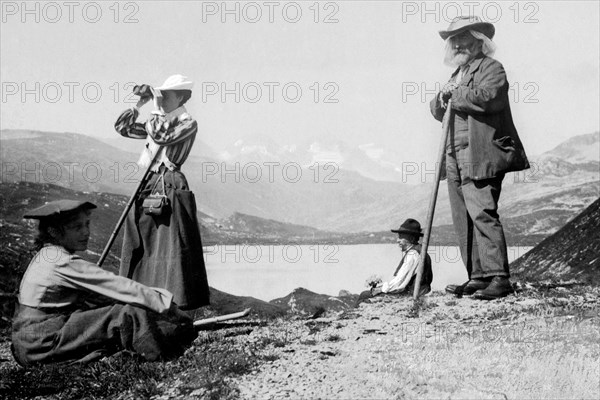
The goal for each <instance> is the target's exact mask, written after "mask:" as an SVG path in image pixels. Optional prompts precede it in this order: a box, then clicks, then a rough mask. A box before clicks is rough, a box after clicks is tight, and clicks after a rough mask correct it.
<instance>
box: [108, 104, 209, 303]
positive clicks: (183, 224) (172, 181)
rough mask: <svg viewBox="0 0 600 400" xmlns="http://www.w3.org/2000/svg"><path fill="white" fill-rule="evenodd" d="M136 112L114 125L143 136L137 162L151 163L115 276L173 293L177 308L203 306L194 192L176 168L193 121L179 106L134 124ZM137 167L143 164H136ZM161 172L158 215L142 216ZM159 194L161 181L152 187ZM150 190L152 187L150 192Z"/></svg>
mask: <svg viewBox="0 0 600 400" xmlns="http://www.w3.org/2000/svg"><path fill="white" fill-rule="evenodd" d="M137 117H138V111H137V110H136V109H130V110H126V111H124V112H123V113H122V114H121V116H120V117H119V118H118V120H117V122H116V123H115V128H116V130H117V132H119V133H120V134H121V135H123V136H125V137H130V138H135V139H146V140H147V142H146V149H144V151H145V153H144V154H143V155H142V158H141V159H140V162H141V163H142V164H144V163H145V162H146V163H148V162H150V161H151V158H152V157H153V155H154V153H158V155H157V156H156V158H155V159H154V163H153V165H152V170H153V171H154V172H153V173H152V176H151V177H150V180H149V181H148V183H147V185H146V187H145V188H144V190H143V192H142V195H141V196H140V197H139V198H138V199H137V201H136V203H135V207H133V208H132V210H131V211H130V213H129V215H128V217H127V220H126V222H125V224H124V237H123V247H122V250H121V267H120V274H121V275H123V276H126V277H128V278H131V279H133V280H135V281H137V282H140V283H143V284H144V285H147V286H153V287H160V288H164V289H167V290H169V291H170V292H172V293H173V294H174V300H175V303H176V304H177V305H178V306H179V307H180V308H182V309H195V308H198V307H201V306H204V305H208V304H209V287H208V280H207V277H206V267H205V265H204V257H203V252H202V239H201V237H200V227H199V224H198V218H197V209H196V201H195V198H194V193H192V192H191V191H190V190H189V186H188V183H187V180H186V178H185V176H184V175H183V173H181V172H180V170H179V169H180V167H181V165H182V164H183V163H184V162H185V160H186V159H187V157H188V155H189V152H190V150H191V148H192V145H193V143H194V139H195V137H196V132H197V123H196V121H194V120H193V119H192V118H191V117H190V116H189V114H187V112H186V111H185V108H184V107H180V108H178V109H177V110H175V111H173V112H172V113H170V114H168V115H166V116H165V115H153V116H152V118H151V119H149V120H148V121H147V122H146V124H141V123H138V122H136V119H137ZM142 167H143V168H145V167H144V165H142ZM161 174H164V184H165V194H166V195H167V197H168V199H169V207H168V211H167V213H166V214H164V215H160V216H155V215H147V214H145V213H144V211H143V209H142V203H143V200H144V199H145V198H146V197H147V196H148V195H149V194H150V191H151V189H152V188H153V187H154V186H155V183H156V181H157V179H159V177H160V176H161ZM156 190H159V191H160V192H162V184H159V185H158V186H157V189H156ZM156 190H155V191H156Z"/></svg>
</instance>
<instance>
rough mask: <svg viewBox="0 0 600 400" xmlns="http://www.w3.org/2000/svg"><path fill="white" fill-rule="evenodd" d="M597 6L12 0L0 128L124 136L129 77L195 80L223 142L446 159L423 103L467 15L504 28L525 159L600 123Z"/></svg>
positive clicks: (207, 132) (204, 117) (444, 71)
mask: <svg viewBox="0 0 600 400" xmlns="http://www.w3.org/2000/svg"><path fill="white" fill-rule="evenodd" d="M599 4H600V3H599V2H597V1H524V2H516V1H507V2H504V1H497V2H477V1H464V2H463V1H457V2H422V1H417V2H413V1H405V2H400V1H329V2H328V1H322V2H316V1H297V2H291V1H257V2H239V1H237V2H236V1H228V2H222V1H217V2H212V1H202V2H201V1H170V2H166V1H152V2H150V1H135V2H134V1H128V2H127V1H126V2H115V1H108V2H101V1H100V2H87V1H83V2H79V1H74V2H61V1H59V2H50V3H45V2H21V1H3V2H2V23H1V25H0V26H1V31H0V33H1V35H0V37H1V38H0V52H1V54H0V67H1V68H0V75H1V77H0V80H1V81H2V93H1V96H2V99H1V103H0V107H1V109H0V121H1V123H0V126H1V128H2V129H35V130H44V131H56V132H77V133H82V134H86V135H90V136H94V137H97V138H104V139H106V138H116V137H117V136H116V135H117V134H116V133H115V131H114V129H113V123H114V121H115V119H116V117H117V116H118V115H119V113H120V112H121V111H122V110H123V109H125V108H127V107H129V106H131V105H132V103H131V101H132V97H131V96H130V92H131V87H132V86H131V85H132V83H148V84H151V85H155V86H157V85H160V84H161V83H162V82H163V81H164V80H165V78H166V77H168V76H169V75H172V74H184V75H187V76H189V77H190V79H192V80H193V81H194V82H195V86H194V95H193V97H192V99H191V100H190V102H189V103H188V105H187V108H188V111H189V112H190V114H192V116H194V117H195V118H196V120H197V121H198V124H199V129H200V130H199V138H200V140H201V141H202V142H204V143H206V144H207V145H208V146H210V147H212V148H213V149H214V150H216V151H221V150H222V149H224V148H225V147H226V146H228V145H231V144H232V143H234V142H236V141H237V140H239V139H242V140H244V139H248V138H261V139H259V140H272V141H274V142H276V143H279V144H282V145H284V144H299V143H311V142H336V141H344V142H346V143H347V144H349V145H351V146H361V145H362V146H365V145H368V146H369V148H370V149H371V150H372V151H373V152H375V153H376V152H377V151H378V150H380V151H391V152H393V153H394V154H395V155H397V157H398V158H399V159H400V160H402V161H431V160H432V159H434V158H435V157H436V154H437V146H438V138H439V134H440V132H441V128H440V124H439V123H438V122H437V121H435V120H434V119H433V118H432V117H431V115H430V112H429V105H428V102H429V100H431V98H432V97H433V96H434V92H435V91H436V88H439V86H436V85H439V83H443V82H446V80H447V79H448V78H449V76H450V74H451V72H452V70H451V68H449V67H447V66H445V65H443V63H442V57H443V49H444V42H443V41H442V39H441V38H440V37H439V35H438V31H439V30H445V29H446V28H447V27H448V25H449V23H450V21H451V19H452V18H453V17H455V16H456V15H467V14H475V15H478V16H481V17H482V18H483V19H484V20H486V21H489V22H492V23H493V24H494V25H495V27H496V36H495V38H494V41H495V43H496V44H497V46H498V50H497V52H496V54H495V56H494V57H495V58H496V59H498V60H499V61H500V62H502V64H503V65H504V67H505V70H506V72H507V76H508V80H509V82H510V84H511V90H510V96H511V97H510V98H511V103H512V104H511V107H512V111H513V117H514V120H515V124H516V126H517V129H518V131H519V134H520V136H521V139H522V141H523V143H524V145H525V148H526V150H527V152H528V153H530V154H541V153H542V152H544V151H547V150H550V149H552V148H553V147H555V146H556V145H558V144H559V143H561V142H562V141H564V140H566V139H568V138H569V137H572V136H575V135H579V134H585V133H591V132H594V131H597V130H598V129H599V125H600V123H599V111H598V110H599V109H600V105H599V99H600V91H599V87H600V84H599V75H600V74H599V63H600V62H599V60H600V54H599V51H600V44H599V38H600V32H599V24H600V22H599V21H600V18H599V8H600V5H599Z"/></svg>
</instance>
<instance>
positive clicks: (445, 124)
mask: <svg viewBox="0 0 600 400" xmlns="http://www.w3.org/2000/svg"><path fill="white" fill-rule="evenodd" d="M451 107H452V100H448V105H447V106H446V112H445V113H444V118H443V119H442V138H441V141H440V148H439V150H438V157H437V168H436V170H435V182H434V184H433V189H432V190H431V197H430V198H429V208H428V209H427V222H426V224H425V232H424V233H423V246H422V247H421V257H420V258H419V266H418V267H417V278H416V282H415V290H414V292H413V299H415V300H417V299H418V298H419V291H420V290H421V278H422V277H423V268H424V266H425V260H426V259H427V248H428V247H429V238H430V237H431V225H432V224H433V213H434V212H435V203H436V201H437V195H438V189H439V187H440V178H441V176H442V167H443V165H444V157H446V142H447V141H448V134H449V132H450V114H451V113H452V111H451Z"/></svg>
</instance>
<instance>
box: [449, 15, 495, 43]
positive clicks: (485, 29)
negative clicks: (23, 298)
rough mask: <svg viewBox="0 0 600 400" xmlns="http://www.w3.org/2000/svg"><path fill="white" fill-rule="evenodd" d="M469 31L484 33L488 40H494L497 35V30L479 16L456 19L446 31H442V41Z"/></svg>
mask: <svg viewBox="0 0 600 400" xmlns="http://www.w3.org/2000/svg"><path fill="white" fill-rule="evenodd" d="M467 30H473V31H477V32H481V33H483V34H484V35H485V36H487V37H488V38H490V39H492V38H493V37H494V34H495V33H496V28H494V25H492V24H490V23H489V22H484V21H482V20H481V18H479V17H477V16H473V15H471V16H465V17H456V18H454V19H453V20H452V22H451V23H450V26H448V29H447V30H445V31H440V36H441V37H442V39H444V40H446V39H448V38H449V37H451V36H455V35H458V34H459V33H462V32H464V31H467Z"/></svg>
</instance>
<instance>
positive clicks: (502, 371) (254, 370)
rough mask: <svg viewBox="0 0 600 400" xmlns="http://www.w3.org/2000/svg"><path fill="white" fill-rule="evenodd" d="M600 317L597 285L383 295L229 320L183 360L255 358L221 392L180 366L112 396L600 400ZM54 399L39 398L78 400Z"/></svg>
mask: <svg viewBox="0 0 600 400" xmlns="http://www.w3.org/2000/svg"><path fill="white" fill-rule="evenodd" d="M599 310H600V290H599V289H598V288H595V287H588V286H585V287H584V286H579V285H578V284H577V283H576V282H563V283H552V284H550V283H548V284H545V285H543V284H542V285H538V286H537V287H533V286H531V285H526V286H521V287H520V291H519V292H518V293H517V294H515V295H511V296H509V297H508V298H506V299H503V300H496V301H491V302H487V301H479V300H474V299H470V298H460V299H459V298H455V297H453V296H449V295H446V294H444V293H440V292H434V293H432V294H429V295H427V296H426V297H425V298H424V299H423V300H422V301H420V302H419V303H415V302H414V301H413V300H412V299H411V298H409V297H396V296H381V297H376V298H373V299H370V300H369V301H368V303H363V304H361V305H360V306H359V307H358V308H347V309H346V310H345V311H327V312H324V313H323V314H321V315H320V316H317V315H318V314H319V313H317V314H316V315H312V316H309V315H308V314H303V315H302V314H295V315H291V316H290V315H289V314H288V316H286V317H278V318H276V319H272V320H264V319H254V320H242V321H232V322H231V323H223V324H221V325H220V326H218V327H215V328H218V329H214V330H207V331H202V332H200V333H199V337H198V339H197V341H196V342H195V345H194V347H193V348H192V349H190V350H189V351H188V353H189V354H187V358H186V359H190V357H195V356H196V354H201V353H202V352H206V351H207V350H211V351H212V350H215V352H214V356H212V359H213V361H211V362H214V363H215V365H217V366H218V367H216V368H217V369H220V368H221V366H220V365H221V363H223V362H224V360H219V354H221V353H220V352H219V349H217V347H219V346H220V348H225V347H223V346H227V347H228V348H235V349H239V351H238V352H237V353H235V354H237V355H239V354H244V353H247V358H248V359H251V361H243V359H242V358H240V359H239V360H240V361H239V362H240V363H242V364H244V365H241V366H240V368H239V371H237V372H236V365H237V363H238V361H236V362H235V363H233V364H234V365H233V366H232V363H231V362H230V363H229V364H227V366H226V367H227V368H228V370H230V371H233V372H234V373H230V374H228V375H227V376H226V378H225V379H224V381H225V383H222V385H225V386H226V390H225V391H224V389H223V388H221V389H218V390H220V391H216V390H217V389H211V387H212V386H214V385H212V384H202V385H199V384H198V385H197V386H193V385H192V384H190V381H193V380H194V379H200V378H201V376H200V373H199V372H193V371H192V370H190V369H188V368H180V369H179V370H178V372H176V373H171V372H169V374H168V376H167V378H166V379H165V378H163V379H161V380H159V382H160V383H158V384H156V385H155V386H154V387H153V388H152V390H150V389H148V390H147V391H146V392H140V391H139V390H137V391H127V390H125V391H123V393H120V394H118V395H111V396H108V397H111V398H120V399H132V398H139V397H140V393H147V396H146V395H144V396H142V397H149V398H155V399H173V398H178V399H179V398H181V399H183V398H214V399H217V398H242V399H287V398H289V399H394V398H396V399H400V398H431V399H440V398H444V399H475V398H477V399H506V398H509V399H513V398H514V399H517V398H519V399H520V398H600V365H599V363H598V360H599V358H600V314H599ZM8 346H9V342H8V341H5V342H4V343H1V345H0V370H1V371H9V372H10V371H11V370H12V371H13V373H14V370H16V369H18V367H17V366H16V364H14V362H13V361H12V357H11V356H10V353H9V349H8ZM207 346H208V347H207ZM213 347H214V349H213ZM256 349H259V350H256ZM237 355H236V357H237ZM184 358H185V357H184ZM203 362H204V363H206V362H207V361H206V359H204V361H203ZM104 363H105V364H107V365H108V366H109V365H110V363H111V361H110V359H109V360H108V361H106V360H105V361H104ZM100 364H102V362H101V363H100ZM159 364H160V363H159ZM167 364H169V363H167ZM180 364H181V365H186V364H185V363H183V364H182V363H181V362H180ZM102 368H104V367H102ZM160 368H167V370H169V368H170V367H168V366H167V367H164V366H160ZM100 370H101V369H99V370H98V371H100ZM194 374H196V375H198V376H190V375H194ZM186 382H187V383H186ZM8 384H9V385H10V383H8ZM140 384H144V383H143V382H140ZM4 385H5V387H4V388H2V379H0V397H2V394H3V393H4V394H10V393H15V391H14V390H15V387H14V383H13V386H12V387H8V386H7V384H6V383H5V384H4ZM211 385H212V386H211ZM65 386H68V384H65ZM2 389H4V391H3V390H2ZM61 390H62V394H61ZM211 390H212V391H211ZM56 391H57V394H56V395H53V396H50V397H48V396H44V395H41V396H38V397H37V398H40V399H41V398H71V396H67V397H65V396H64V394H65V393H69V392H68V391H66V392H65V389H64V388H63V389H61V388H57V389H56ZM224 393H226V395H225V394H224ZM94 398H97V397H94Z"/></svg>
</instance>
